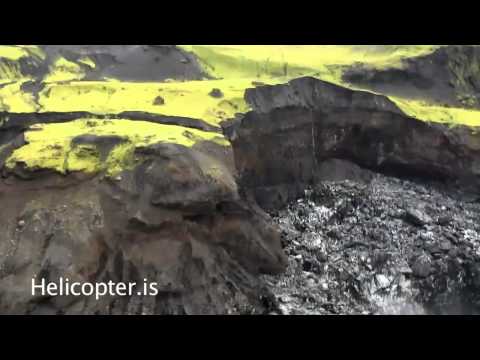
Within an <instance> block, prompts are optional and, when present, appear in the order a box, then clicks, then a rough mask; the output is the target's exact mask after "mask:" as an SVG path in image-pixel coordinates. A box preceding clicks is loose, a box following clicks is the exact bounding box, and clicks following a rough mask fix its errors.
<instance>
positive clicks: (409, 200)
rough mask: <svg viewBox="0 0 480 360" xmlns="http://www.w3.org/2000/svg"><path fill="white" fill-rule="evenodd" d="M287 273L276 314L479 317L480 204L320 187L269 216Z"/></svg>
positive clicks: (386, 190) (392, 187)
mask: <svg viewBox="0 0 480 360" xmlns="http://www.w3.org/2000/svg"><path fill="white" fill-rule="evenodd" d="M272 215H273V218H274V220H275V222H277V223H278V224H279V225H280V226H281V228H282V238H283V240H282V241H283V246H284V247H285V251H286V253H287V255H288V257H289V266H288V269H287V272H286V273H285V274H283V275H279V276H266V277H265V278H266V282H267V283H268V284H269V286H270V288H271V290H272V292H273V293H274V294H275V299H276V300H277V302H276V312H277V313H281V314H480V223H479V221H478V218H479V216H480V202H479V201H478V199H476V198H475V197H472V196H468V195H466V194H464V193H462V192H460V191H456V190H453V189H446V188H445V187H444V186H443V185H441V184H426V183H423V184H420V183H415V182H412V181H408V180H402V179H398V178H392V177H386V176H383V175H375V176H374V178H373V179H372V180H371V181H369V182H363V181H355V180H344V181H324V182H322V183H320V184H319V185H317V186H315V187H314V188H313V189H310V190H307V191H306V192H305V196H304V197H303V198H301V199H299V200H297V201H295V202H292V203H290V204H289V205H288V207H287V208H285V209H283V210H280V211H278V212H275V213H273V214H272Z"/></svg>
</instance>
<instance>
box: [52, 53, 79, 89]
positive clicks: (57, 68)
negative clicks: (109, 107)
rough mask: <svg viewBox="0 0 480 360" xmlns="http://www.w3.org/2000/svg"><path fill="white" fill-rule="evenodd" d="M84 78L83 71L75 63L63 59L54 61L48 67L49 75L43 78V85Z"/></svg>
mask: <svg viewBox="0 0 480 360" xmlns="http://www.w3.org/2000/svg"><path fill="white" fill-rule="evenodd" d="M84 76H85V73H84V71H83V70H82V68H81V67H80V65H78V64H77V63H74V62H72V61H69V60H67V59H65V58H63V57H60V58H58V59H57V60H55V62H54V63H53V65H52V66H50V73H49V74H47V76H45V78H44V79H43V81H44V82H45V83H49V82H58V81H69V80H80V79H82V78H83V77H84Z"/></svg>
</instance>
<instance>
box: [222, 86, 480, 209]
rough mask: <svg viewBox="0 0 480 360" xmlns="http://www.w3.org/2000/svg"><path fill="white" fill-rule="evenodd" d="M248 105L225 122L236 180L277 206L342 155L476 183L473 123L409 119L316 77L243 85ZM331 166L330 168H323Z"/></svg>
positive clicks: (479, 160) (478, 164) (398, 171)
mask: <svg viewBox="0 0 480 360" xmlns="http://www.w3.org/2000/svg"><path fill="white" fill-rule="evenodd" d="M245 98H246V100H247V101H248V102H249V104H250V105H251V106H252V108H253V111H251V112H249V113H247V114H245V116H244V117H243V118H241V119H239V120H237V121H234V122H232V123H230V125H228V127H227V128H226V129H225V133H226V134H227V135H228V136H229V137H230V138H231V142H232V146H233V149H234V156H235V163H236V167H237V170H238V172H239V177H240V180H239V181H240V185H241V187H242V189H244V190H245V191H246V192H250V193H252V194H253V196H254V198H255V199H256V200H257V202H258V203H259V204H260V205H261V206H262V207H264V208H268V209H270V208H276V207H278V206H282V205H284V204H286V203H287V202H288V201H290V200H292V199H294V198H296V197H298V196H300V195H301V194H303V190H304V189H305V187H306V186H307V185H309V184H312V183H315V182H316V181H317V179H318V178H322V177H324V174H322V172H324V171H325V167H324V166H322V164H323V162H325V161H326V160H331V159H340V160H347V161H349V162H352V163H354V164H356V165H358V166H361V167H363V168H367V169H370V170H374V171H376V172H382V173H387V174H393V175H399V176H410V177H412V176H413V177H424V178H435V179H438V180H443V181H457V182H460V183H462V184H465V185H471V186H478V184H479V180H480V179H479V176H480V135H479V134H478V130H479V129H475V128H468V127H464V126H458V127H455V128H448V127H447V126H443V125H439V124H431V123H426V122H422V121H420V120H417V119H414V118H410V117H408V116H407V115H405V114H404V113H403V112H402V111H401V110H400V109H399V108H398V107H397V106H396V105H395V104H394V103H393V102H392V101H390V100H389V99H388V98H387V97H385V96H381V95H375V94H372V93H369V92H364V91H353V90H349V89H346V88H343V87H340V86H337V85H333V84H330V83H327V82H324V81H321V80H317V79H314V78H300V79H295V80H292V81H291V82H289V83H288V84H285V85H275V86H262V87H257V88H255V89H249V90H247V92H246V95H245ZM327 171H331V170H327Z"/></svg>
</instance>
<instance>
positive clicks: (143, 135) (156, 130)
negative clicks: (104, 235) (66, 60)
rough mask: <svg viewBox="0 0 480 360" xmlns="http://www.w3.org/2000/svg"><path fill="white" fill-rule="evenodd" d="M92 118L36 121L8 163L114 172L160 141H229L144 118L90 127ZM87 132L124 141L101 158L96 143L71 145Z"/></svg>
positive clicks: (40, 167)
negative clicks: (135, 154)
mask: <svg viewBox="0 0 480 360" xmlns="http://www.w3.org/2000/svg"><path fill="white" fill-rule="evenodd" d="M91 121H92V120H91V119H88V120H87V119H78V120H74V121H71V122H68V123H59V124H37V125H34V126H32V127H31V128H30V129H29V131H27V132H26V133H25V140H26V142H27V144H26V145H24V146H22V147H20V148H18V149H16V150H15V151H14V152H13V153H12V155H11V156H10V157H9V158H8V160H7V163H6V166H7V167H9V168H12V167H14V166H15V165H16V164H17V163H24V164H25V165H26V166H27V167H28V168H31V169H52V170H55V171H57V172H60V173H63V174H65V173H68V172H72V171H83V172H87V173H96V172H99V171H105V172H106V173H107V174H108V175H112V176H113V175H115V174H117V173H118V172H120V171H122V170H123V169H125V168H130V167H131V166H134V165H135V163H136V159H135V158H134V151H135V148H137V147H139V146H147V145H149V144H154V143H158V142H167V143H175V144H181V145H184V146H188V147H190V146H193V145H194V144H196V143H197V142H199V141H204V140H210V141H214V142H216V143H218V144H220V145H223V146H228V145H229V143H228V141H227V140H225V138H223V136H221V135H219V134H217V133H209V132H204V131H200V130H196V129H187V128H184V127H181V126H174V125H163V124H152V123H150V122H145V121H130V120H98V124H97V125H96V126H93V127H92V126H91V125H89V123H90V122H91ZM84 134H91V135H96V136H112V135H114V136H118V137H120V138H123V139H124V142H123V143H121V144H119V145H117V146H116V147H114V149H113V150H112V151H110V153H109V155H108V157H107V159H106V160H105V161H101V159H100V152H99V149H96V148H95V146H94V145H83V144H82V145H77V146H72V140H73V139H74V138H75V137H77V136H79V135H84Z"/></svg>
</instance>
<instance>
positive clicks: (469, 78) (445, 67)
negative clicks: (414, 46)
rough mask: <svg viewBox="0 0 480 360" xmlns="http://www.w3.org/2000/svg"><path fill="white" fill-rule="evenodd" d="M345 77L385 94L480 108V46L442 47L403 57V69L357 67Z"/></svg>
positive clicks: (348, 80) (351, 69)
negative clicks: (423, 53)
mask: <svg viewBox="0 0 480 360" xmlns="http://www.w3.org/2000/svg"><path fill="white" fill-rule="evenodd" d="M343 79H344V80H345V81H347V82H350V83H352V84H355V85H359V86H362V87H364V88H367V89H372V90H374V91H377V92H380V93H382V94H387V95H397V96H406V97H407V98H418V99H424V100H429V101H433V102H437V103H440V104H448V105H451V106H459V107H472V108H479V107H480V48H479V47H478V46H471V45H458V46H454V45H451V46H446V47H441V48H439V49H438V50H436V51H434V52H433V53H431V54H428V55H424V56H420V57H416V58H411V59H410V58H407V59H405V60H403V64H402V67H401V68H400V69H398V68H386V69H372V68H368V67H365V66H354V67H352V68H350V69H348V70H347V71H346V72H345V73H344V76H343Z"/></svg>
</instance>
